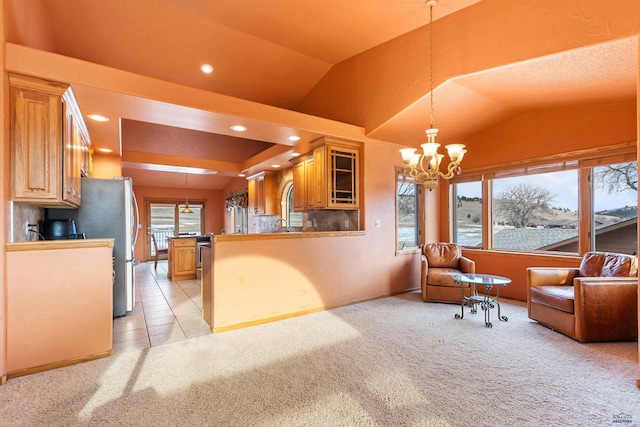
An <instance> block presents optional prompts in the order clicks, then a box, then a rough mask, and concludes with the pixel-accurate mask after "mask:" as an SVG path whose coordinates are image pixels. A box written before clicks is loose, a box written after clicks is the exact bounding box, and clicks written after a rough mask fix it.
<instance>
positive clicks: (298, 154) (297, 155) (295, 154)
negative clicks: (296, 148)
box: [291, 152, 300, 157]
mask: <svg viewBox="0 0 640 427" xmlns="http://www.w3.org/2000/svg"><path fill="white" fill-rule="evenodd" d="M299 156H300V153H295V152H294V153H291V157H299Z"/></svg>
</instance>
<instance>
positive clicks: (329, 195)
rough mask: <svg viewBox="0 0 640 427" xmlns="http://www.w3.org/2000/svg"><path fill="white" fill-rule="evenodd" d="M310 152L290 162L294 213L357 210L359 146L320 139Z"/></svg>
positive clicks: (358, 198) (352, 143)
mask: <svg viewBox="0 0 640 427" xmlns="http://www.w3.org/2000/svg"><path fill="white" fill-rule="evenodd" d="M311 144H312V146H313V147H314V149H313V152H312V153H309V154H308V155H307V156H302V158H301V159H300V160H297V159H296V160H295V161H294V166H293V167H294V169H293V186H294V189H295V191H294V199H296V200H294V205H295V207H294V208H295V210H296V211H309V210H313V209H347V210H348V209H359V207H360V178H359V175H360V163H359V162H360V144H359V143H355V142H351V141H342V140H337V139H333V138H327V137H323V138H320V139H318V140H316V141H314V142H312V143H311Z"/></svg>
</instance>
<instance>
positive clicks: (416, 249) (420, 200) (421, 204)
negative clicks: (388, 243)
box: [394, 167, 426, 255]
mask: <svg viewBox="0 0 640 427" xmlns="http://www.w3.org/2000/svg"><path fill="white" fill-rule="evenodd" d="M399 182H407V183H410V184H412V185H415V187H416V193H417V197H416V218H415V221H416V231H415V232H416V241H417V245H416V246H410V247H403V248H399V247H398V243H399V242H398V235H399V225H400V222H399V215H398V208H399V194H398V183H399ZM394 185H395V189H394V194H395V197H394V199H395V208H394V209H395V249H396V255H405V254H414V253H420V251H421V247H422V246H423V245H424V242H425V229H426V222H425V211H426V206H425V191H424V187H423V186H422V185H420V183H419V182H417V181H416V180H415V179H413V178H411V177H410V176H409V175H407V174H405V173H404V171H403V168H401V167H397V168H396V178H395V180H394Z"/></svg>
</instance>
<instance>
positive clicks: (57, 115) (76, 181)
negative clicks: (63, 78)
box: [9, 74, 91, 207]
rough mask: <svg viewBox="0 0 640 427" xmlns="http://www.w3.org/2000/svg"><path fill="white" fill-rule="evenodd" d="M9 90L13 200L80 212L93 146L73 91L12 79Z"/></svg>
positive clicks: (33, 80)
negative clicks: (82, 189) (91, 147)
mask: <svg viewBox="0 0 640 427" xmlns="http://www.w3.org/2000/svg"><path fill="white" fill-rule="evenodd" d="M9 85H10V86H9V87H10V104H11V108H10V114H11V116H10V123H11V177H12V183H11V198H12V200H14V201H17V202H24V203H33V204H37V205H39V206H45V207H51V206H63V207H64V206H67V207H69V206H70V207H77V206H79V205H80V204H81V188H80V183H81V180H80V177H81V176H82V174H83V172H82V169H83V165H85V166H84V168H85V169H86V170H85V172H84V174H85V175H89V174H90V172H89V169H88V168H89V167H90V143H91V142H90V139H89V133H88V131H87V128H86V125H85V123H84V120H83V118H82V115H81V113H80V109H79V107H78V104H77V102H76V100H75V96H74V95H73V91H72V89H71V87H70V86H69V85H67V84H62V83H56V82H50V81H46V80H40V79H36V78H31V77H26V76H20V75H15V74H10V75H9ZM87 153H88V154H87Z"/></svg>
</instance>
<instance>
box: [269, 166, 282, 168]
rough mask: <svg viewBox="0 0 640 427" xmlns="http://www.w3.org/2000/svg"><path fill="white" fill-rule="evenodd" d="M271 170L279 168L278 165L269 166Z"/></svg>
mask: <svg viewBox="0 0 640 427" xmlns="http://www.w3.org/2000/svg"><path fill="white" fill-rule="evenodd" d="M271 167H272V168H279V167H280V165H271Z"/></svg>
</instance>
